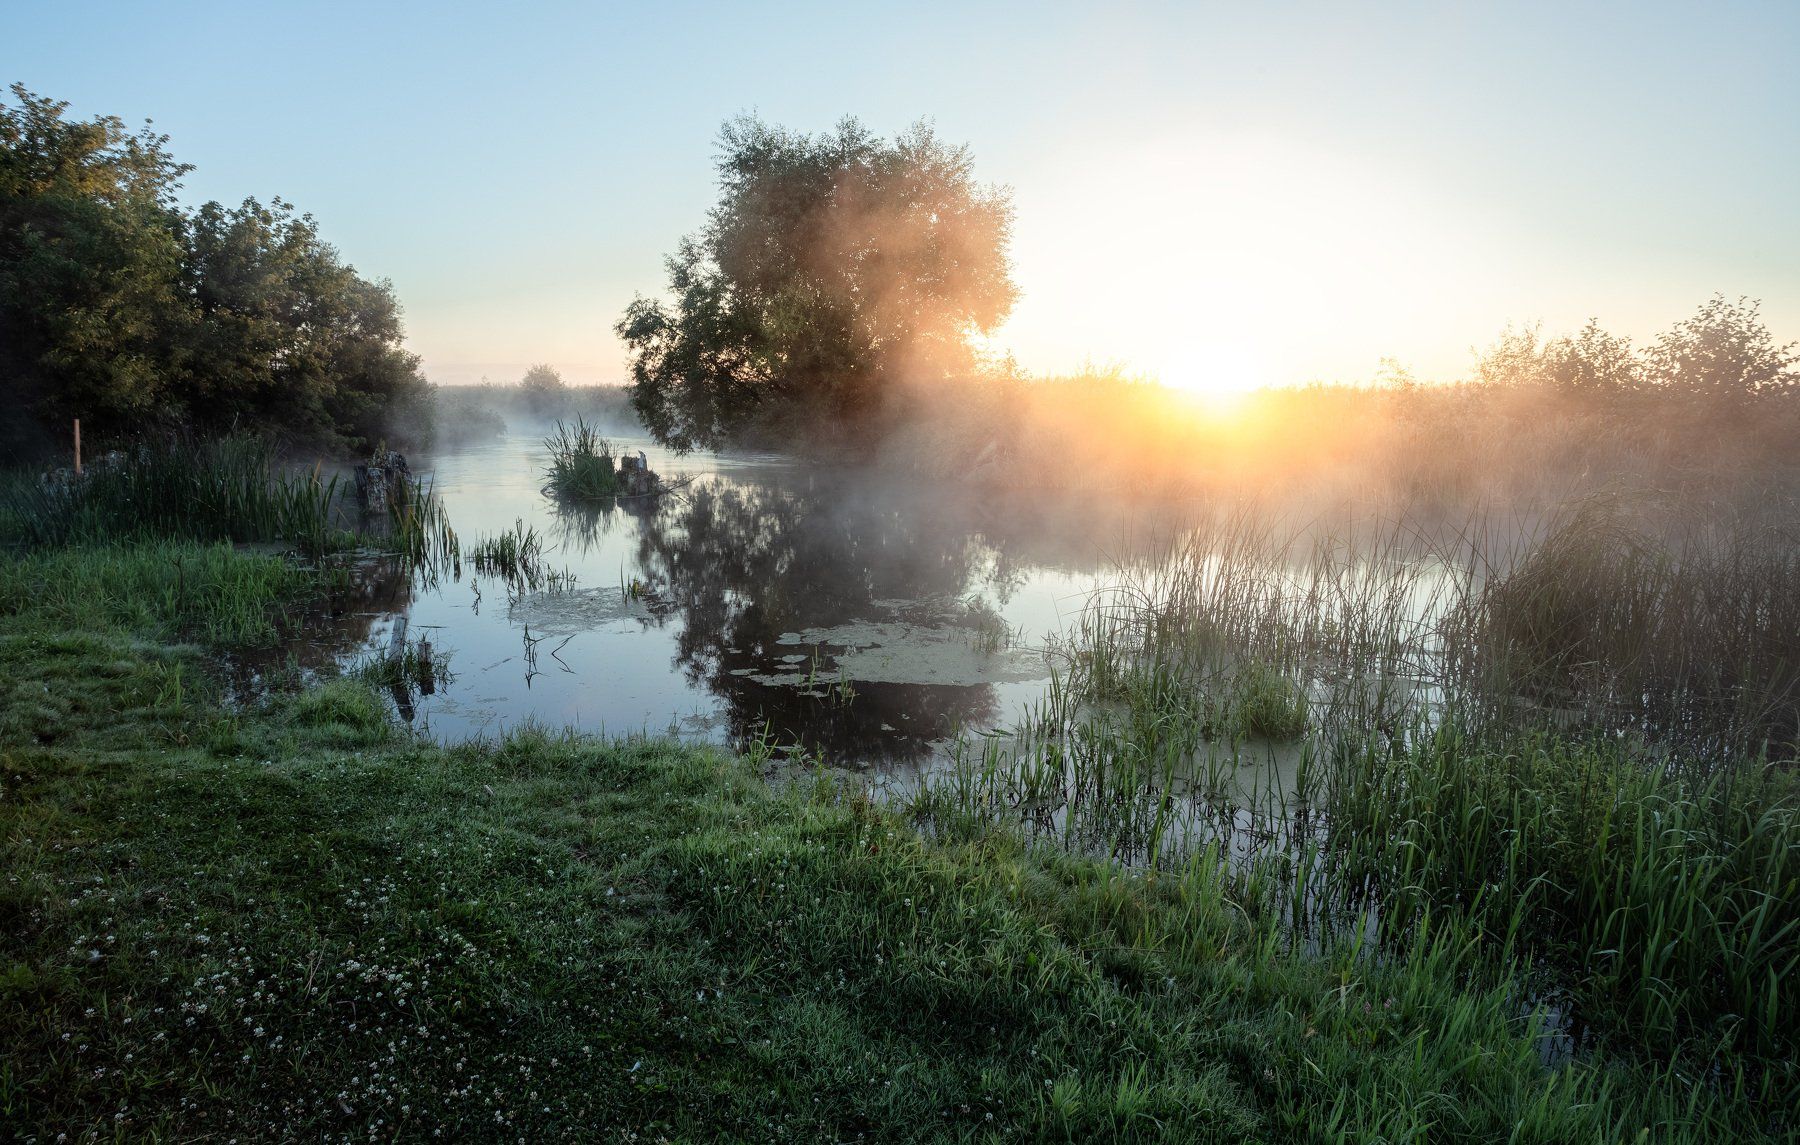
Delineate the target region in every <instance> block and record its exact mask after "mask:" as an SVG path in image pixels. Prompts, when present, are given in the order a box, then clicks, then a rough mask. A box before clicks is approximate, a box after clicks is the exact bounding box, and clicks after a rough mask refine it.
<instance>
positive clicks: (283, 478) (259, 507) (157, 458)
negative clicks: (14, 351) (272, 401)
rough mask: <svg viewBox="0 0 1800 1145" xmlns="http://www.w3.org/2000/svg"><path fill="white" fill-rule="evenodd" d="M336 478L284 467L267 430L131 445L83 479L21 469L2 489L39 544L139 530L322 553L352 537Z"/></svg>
mask: <svg viewBox="0 0 1800 1145" xmlns="http://www.w3.org/2000/svg"><path fill="white" fill-rule="evenodd" d="M338 492H339V490H338V481H337V479H336V478H335V477H331V478H321V476H320V475H319V474H318V472H317V471H316V470H315V471H312V472H296V471H291V470H288V469H286V468H284V467H283V466H282V465H281V464H280V463H279V461H278V460H277V458H276V456H275V452H274V449H273V448H272V447H271V445H270V444H269V443H268V442H267V441H266V440H265V439H263V438H260V437H255V436H251V435H245V434H233V435H229V436H226V437H222V438H218V439H215V440H211V441H195V440H190V439H187V438H179V437H178V438H170V439H163V440H151V441H145V442H141V443H138V444H134V445H132V446H130V447H129V448H127V449H125V450H122V451H120V452H119V453H118V454H117V456H116V457H101V458H96V459H94V460H93V461H92V462H91V463H90V464H89V466H88V468H87V471H86V472H85V473H84V475H83V476H82V477H81V478H80V479H78V480H72V481H61V482H46V481H41V480H39V479H38V478H37V476H36V475H28V474H15V475H13V476H12V477H11V479H10V480H9V482H8V483H7V488H6V491H5V496H4V498H3V500H4V502H5V503H6V505H7V507H8V509H9V510H10V516H11V518H12V521H11V528H12V530H13V535H16V536H20V537H22V538H23V539H24V540H25V541H26V542H28V543H32V544H46V543H54V544H61V543H70V542H90V543H91V542H96V541H103V542H111V541H122V540H128V539H142V538H180V539H184V540H201V541H280V542H283V543H285V544H289V545H292V546H294V547H296V548H299V549H301V550H303V551H305V552H307V553H309V554H310V555H313V556H315V557H316V556H319V555H322V554H323V553H325V552H328V551H330V550H332V549H336V548H343V547H346V546H347V545H349V544H351V543H354V538H353V537H352V536H351V533H350V529H349V528H348V526H347V525H346V524H345V523H344V521H343V519H342V513H341V511H340V508H339V506H338V500H339V498H338Z"/></svg>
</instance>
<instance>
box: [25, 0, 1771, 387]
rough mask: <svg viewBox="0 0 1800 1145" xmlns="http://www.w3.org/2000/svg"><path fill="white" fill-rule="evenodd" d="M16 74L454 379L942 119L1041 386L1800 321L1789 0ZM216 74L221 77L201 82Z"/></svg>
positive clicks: (129, 58)
mask: <svg viewBox="0 0 1800 1145" xmlns="http://www.w3.org/2000/svg"><path fill="white" fill-rule="evenodd" d="M8 24H9V33H8V36H7V39H6V42H5V43H4V45H0V72H4V74H5V76H6V78H7V79H8V80H9V81H10V80H13V79H17V80H20V81H22V82H24V83H25V84H26V85H27V86H28V87H30V88H31V89H33V90H35V91H39V92H42V93H44V94H47V95H53V96H56V97H58V98H65V99H69V100H70V101H71V102H72V104H73V107H72V111H73V113H75V114H79V115H91V114H96V113H113V114H118V115H120V116H122V117H123V118H125V119H127V120H128V121H137V120H141V119H143V118H145V117H149V116H153V117H154V118H155V120H156V123H157V125H158V128H159V129H161V130H164V131H167V132H168V133H169V134H170V135H171V136H172V145H173V147H174V149H175V151H176V154H178V155H179V156H180V157H181V158H182V159H183V160H185V161H188V162H192V163H194V164H195V165H196V167H197V169H196V170H195V171H194V173H193V174H192V175H191V176H189V177H188V179H187V181H186V194H187V196H188V197H189V198H191V199H192V200H194V201H199V200H201V199H206V198H218V199H221V200H223V201H225V202H228V203H231V202H236V201H238V200H240V199H242V198H244V197H245V196H248V195H258V196H262V197H265V198H267V197H269V196H272V195H275V194H280V195H281V196H283V197H284V198H286V199H288V200H290V201H292V202H294V203H296V204H298V205H299V206H300V207H301V208H302V209H304V210H307V211H310V212H312V213H313V214H314V215H316V216H317V217H318V219H319V221H320V224H321V226H322V228H323V230H324V233H325V234H326V235H327V236H328V237H329V238H330V239H331V240H332V241H333V242H334V243H336V244H337V245H338V246H339V247H340V249H341V250H342V251H343V253H344V255H345V257H346V258H347V259H348V260H349V261H351V262H353V263H354V264H355V265H356V267H357V268H358V269H359V270H360V271H362V272H363V273H365V274H368V275H372V276H377V277H386V278H390V279H392V281H393V283H394V287H395V290H396V293H397V294H398V296H399V297H400V298H401V299H402V300H403V302H404V305H405V307H406V320H407V326H408V342H409V345H410V346H411V348H412V349H414V350H415V351H417V352H418V353H420V354H421V355H423V358H424V363H425V368H426V371H427V373H428V374H429V375H430V377H431V378H432V379H433V380H435V381H440V382H451V383H455V382H472V381H476V380H478V379H480V378H482V377H484V376H487V377H491V378H493V379H495V380H513V379H516V378H517V377H518V376H519V374H520V373H521V372H522V371H523V370H524V368H525V367H526V366H527V365H528V364H530V363H532V362H537V361H547V362H551V363H555V364H556V365H557V366H558V367H559V368H561V369H562V370H563V372H564V373H565V375H567V376H568V377H569V378H570V379H571V380H574V381H593V382H609V381H618V380H621V379H622V378H623V377H624V352H623V349H622V347H621V345H620V344H619V342H618V341H617V340H616V338H615V337H614V335H613V332H612V326H613V324H614V322H615V321H617V319H618V317H619V315H620V313H621V311H622V310H623V308H624V307H625V306H626V304H627V303H629V302H630V300H631V299H632V297H633V296H634V295H635V294H639V293H653V292H655V291H657V290H659V289H660V288H661V286H662V282H663V273H662V259H663V258H664V256H665V255H666V254H667V253H668V252H669V251H670V250H672V249H673V247H674V245H675V243H676V241H677V240H678V238H679V237H680V236H681V235H682V234H684V233H686V232H689V231H692V230H693V229H695V228H696V227H697V226H699V225H700V224H701V222H702V221H703V219H704V217H705V212H706V210H707V208H708V206H709V205H710V204H711V202H712V201H713V199H714V195H715V187H714V180H713V172H712V169H711V163H712V159H713V156H714V138H715V136H716V133H717V130H718V127H719V124H720V123H721V121H723V120H724V119H726V118H727V117H729V116H731V115H733V114H735V113H738V112H741V111H747V110H754V111H756V112H758V113H759V114H761V115H762V116H763V117H764V118H766V119H767V120H769V121H771V122H774V123H779V124H783V125H786V126H789V127H793V128H796V129H804V130H823V129H826V128H828V127H830V126H831V125H832V124H833V123H834V122H835V121H836V120H837V119H839V118H840V117H841V116H843V115H846V114H854V115H857V116H859V117H861V118H862V119H863V120H864V122H866V123H867V124H869V125H870V126H871V127H872V128H873V129H875V130H877V131H879V132H883V133H891V132H894V131H897V130H899V129H901V128H903V127H904V126H906V125H907V124H909V123H911V122H913V121H914V120H916V119H919V118H921V117H924V118H929V119H931V120H933V121H934V122H935V124H936V125H937V128H938V130H939V132H940V134H941V135H943V136H944V137H945V138H947V139H950V140H953V141H956V142H965V143H967V144H968V145H969V146H970V147H971V148H972V150H973V153H974V156H975V159H976V169H977V173H978V175H979V176H980V177H981V178H982V179H984V180H988V181H992V182H995V183H1001V184H1006V185H1009V186H1010V187H1011V188H1012V189H1013V193H1014V201H1015V204H1016V207H1017V219H1016V227H1015V234H1014V244H1013V258H1014V264H1015V275H1014V277H1015V279H1016V281H1017V283H1018V285H1019V288H1020V290H1021V292H1022V293H1021V299H1020V301H1019V303H1018V305H1017V306H1016V308H1015V309H1014V311H1013V315H1012V317H1011V319H1010V320H1009V321H1008V322H1007V323H1006V324H1005V325H1004V326H1003V327H1002V328H1001V329H1000V330H999V331H998V332H997V333H996V334H995V335H994V336H993V337H992V338H990V339H989V340H988V342H987V345H988V346H989V348H991V349H993V350H995V351H996V352H999V353H1011V354H1012V355H1014V356H1015V358H1016V359H1017V360H1018V361H1019V363H1020V364H1021V365H1023V366H1025V367H1026V368H1028V369H1030V370H1033V371H1036V372H1040V373H1048V372H1057V371H1066V370H1070V369H1073V368H1075V367H1077V366H1079V365H1080V364H1081V363H1083V362H1089V361H1091V362H1095V363H1115V364H1119V365H1122V366H1124V367H1125V368H1127V369H1128V370H1130V371H1133V372H1137V373H1145V374H1153V375H1156V376H1158V377H1160V378H1161V379H1163V380H1165V381H1166V382H1168V383H1170V384H1172V385H1175V386H1177V387H1180V388H1183V389H1188V390H1193V391H1196V392H1232V391H1238V390H1243V389H1246V388H1250V387H1255V386H1260V385H1269V384H1289V383H1295V382H1301V381H1306V380H1310V379H1330V380H1348V381H1353V380H1361V379H1366V378H1368V377H1370V376H1372V375H1373V374H1374V373H1375V372H1376V371H1377V369H1378V367H1379V365H1380V362H1381V360H1382V359H1384V358H1389V357H1391V358H1394V359H1397V360H1398V361H1399V362H1400V363H1401V364H1403V365H1405V366H1406V367H1408V368H1410V369H1411V370H1413V371H1414V372H1415V373H1416V374H1418V375H1419V376H1422V377H1427V378H1449V377H1455V376H1458V375H1460V374H1461V373H1462V372H1464V371H1465V370H1466V368H1467V367H1468V365H1469V363H1470V361H1471V353H1470V351H1471V349H1472V348H1473V347H1477V346H1480V345H1484V344H1486V343H1488V342H1489V341H1491V340H1492V338H1493V337H1494V336H1495V335H1496V334H1497V333H1498V332H1499V331H1500V329H1501V328H1502V327H1504V326H1505V325H1506V324H1508V323H1515V324H1516V323H1529V322H1533V321H1540V320H1541V321H1542V322H1544V324H1545V326H1546V328H1548V329H1552V330H1566V329H1571V328H1573V327H1576V326H1578V325H1580V324H1581V323H1582V322H1584V321H1585V320H1586V319H1588V318H1589V317H1590V316H1592V317H1598V318H1599V319H1600V320H1601V321H1602V322H1603V323H1604V324H1605V325H1606V326H1607V328H1608V329H1612V330H1616V331H1618V332H1620V333H1623V334H1627V335H1631V336H1633V337H1636V338H1638V339H1644V338H1647V337H1649V336H1652V335H1653V334H1654V333H1655V332H1656V331H1658V330H1661V329H1664V328H1666V327H1667V326H1668V325H1669V323H1670V322H1672V321H1674V320H1676V319H1677V318H1679V317H1681V316H1683V315H1684V314H1687V313H1689V312H1691V310H1692V309H1693V307H1694V306H1695V304H1696V303H1698V302H1699V301H1700V300H1701V299H1703V298H1705V297H1707V296H1710V295H1711V294H1713V293H1714V292H1721V293H1724V294H1726V295H1728V296H1731V297H1736V296H1738V295H1749V296H1751V297H1756V298H1761V299H1762V300H1763V302H1764V315H1765V317H1766V319H1767V321H1768V323H1769V325H1770V326H1771V328H1772V329H1773V330H1774V331H1775V333H1776V334H1777V335H1778V336H1780V337H1782V338H1783V339H1786V338H1790V337H1793V336H1795V335H1796V334H1800V213H1796V212H1795V211H1794V210H1793V209H1792V208H1793V195H1794V190H1793V189H1794V187H1795V186H1797V185H1800V115H1797V114H1796V103H1795V88H1794V81H1793V78H1792V64H1791V61H1792V59H1793V58H1794V56H1795V54H1796V52H1797V51H1800V6H1796V5H1793V4H1778V3H1769V4H1736V5H1729V6H1701V5H1629V6H1628V5H1597V4H1576V5H1569V4H1553V5H1504V6H1502V5H1494V6H1491V7H1488V8H1487V10H1485V11H1482V10H1478V9H1477V8H1476V7H1475V6H1466V5H1455V6H1444V5H1423V4H1421V5H1387V6H1383V7H1380V8H1361V7H1359V8H1352V7H1345V6H1339V5H1284V6H1274V7H1272V6H1260V5H1258V6H1246V5H1241V4H1231V5H1210V4H1208V5H1157V4H1134V5H1129V6H1125V7H1114V6H1106V7H1096V6H1092V5H1080V6H1076V5H1060V6H1046V5H1038V4H1032V5H1012V6H1002V5H984V6H978V7H976V8H974V9H970V8H969V7H968V6H965V5H960V4H958V5H933V4H915V5H907V6H904V7H895V8H888V9H884V10H881V11H862V12H857V11H851V10H849V9H847V8H845V7H844V6H841V5H835V4H832V5H814V6H786V7H783V8H781V9H780V10H770V9H768V8H765V7H762V6H755V7H751V6H739V5H717V6H704V5H657V6H643V5H631V6H599V5H574V4H570V5H534V6H531V8H530V9H529V10H526V9H522V8H521V9H516V10H515V9H513V8H510V7H509V8H507V9H504V10H502V9H498V8H494V7H492V6H486V5H484V6H472V5H471V6H459V5H454V4H432V5H382V6H369V5H354V6H350V5H344V6H337V5H302V6H281V7H279V8H265V7H261V6H239V5H155V6H146V5H125V4H121V5H114V6H110V7H109V6H104V5H91V4H90V5H84V6H81V7H80V8H76V7H74V6H67V5H33V6H30V8H29V9H28V10H21V11H15V12H13V13H11V14H9V16H8ZM201 64H204V66H200V65H201Z"/></svg>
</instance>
